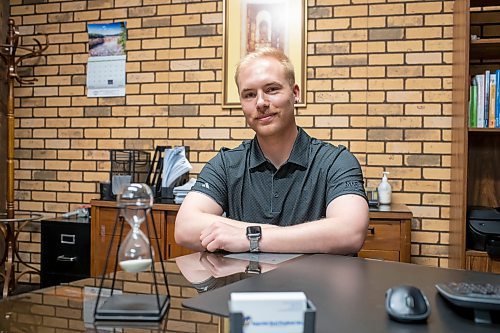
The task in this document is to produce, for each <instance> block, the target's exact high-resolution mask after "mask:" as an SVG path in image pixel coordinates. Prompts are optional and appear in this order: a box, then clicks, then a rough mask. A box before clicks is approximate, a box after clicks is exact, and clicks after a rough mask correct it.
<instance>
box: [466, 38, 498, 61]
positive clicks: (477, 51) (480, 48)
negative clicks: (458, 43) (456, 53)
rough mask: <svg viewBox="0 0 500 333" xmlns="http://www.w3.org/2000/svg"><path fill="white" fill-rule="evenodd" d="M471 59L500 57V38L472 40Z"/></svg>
mask: <svg viewBox="0 0 500 333" xmlns="http://www.w3.org/2000/svg"><path fill="white" fill-rule="evenodd" d="M470 58H471V60H483V59H500V38H484V39H478V40H471V42H470Z"/></svg>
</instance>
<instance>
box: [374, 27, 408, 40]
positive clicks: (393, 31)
mask: <svg viewBox="0 0 500 333" xmlns="http://www.w3.org/2000/svg"><path fill="white" fill-rule="evenodd" d="M403 38H404V30H403V29H399V28H390V29H389V28H388V29H370V30H369V32H368V39H369V40H398V39H403Z"/></svg>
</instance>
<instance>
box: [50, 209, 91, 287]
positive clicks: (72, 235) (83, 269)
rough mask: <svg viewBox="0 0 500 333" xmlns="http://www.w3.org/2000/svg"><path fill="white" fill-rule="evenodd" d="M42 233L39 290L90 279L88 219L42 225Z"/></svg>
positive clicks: (51, 221)
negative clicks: (42, 287) (40, 286)
mask: <svg viewBox="0 0 500 333" xmlns="http://www.w3.org/2000/svg"><path fill="white" fill-rule="evenodd" d="M83 221H86V222H83ZM41 230H42V232H41V278H40V279H41V284H42V286H48V285H54V284H59V283H61V282H67V281H72V280H76V279H80V278H83V277H87V276H89V275H90V223H89V222H88V220H87V219H71V220H67V219H55V220H47V221H42V224H41Z"/></svg>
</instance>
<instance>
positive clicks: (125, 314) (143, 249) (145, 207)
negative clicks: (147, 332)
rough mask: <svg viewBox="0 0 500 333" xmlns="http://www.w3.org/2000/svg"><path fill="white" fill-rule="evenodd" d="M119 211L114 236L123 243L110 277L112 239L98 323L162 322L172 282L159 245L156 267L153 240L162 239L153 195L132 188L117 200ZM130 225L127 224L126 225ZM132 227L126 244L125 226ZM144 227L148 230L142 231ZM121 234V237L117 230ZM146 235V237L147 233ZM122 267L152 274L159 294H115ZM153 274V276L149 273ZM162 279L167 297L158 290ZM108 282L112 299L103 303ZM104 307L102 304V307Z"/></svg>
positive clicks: (145, 188)
mask: <svg viewBox="0 0 500 333" xmlns="http://www.w3.org/2000/svg"><path fill="white" fill-rule="evenodd" d="M117 207H118V208H119V213H118V215H117V219H116V222H115V226H114V228H113V235H114V236H118V240H119V242H120V243H121V244H120V245H119V247H118V249H117V251H116V253H115V255H116V261H115V264H114V270H113V272H112V273H111V274H110V275H106V273H105V272H106V271H108V270H107V266H108V261H109V258H110V256H112V255H113V253H112V252H113V251H112V249H113V239H114V238H116V237H112V239H111V241H110V244H109V248H108V255H107V257H106V263H105V265H104V270H103V275H102V279H101V284H100V287H99V293H98V294H97V301H96V306H95V310H94V317H95V319H96V320H128V321H158V320H161V318H162V317H163V315H164V314H165V313H166V310H167V309H168V306H169V304H170V296H169V291H168V281H167V276H166V273H165V267H164V263H163V259H162V256H161V251H160V247H159V244H158V242H155V243H156V246H157V248H156V249H157V253H158V258H159V262H157V263H155V260H154V253H155V251H154V250H153V246H152V245H151V239H152V237H154V239H158V234H157V232H156V227H155V224H154V218H153V214H152V212H151V209H152V207H153V192H152V191H151V189H150V188H149V186H147V185H146V184H130V185H128V186H126V187H125V188H124V189H123V191H122V192H121V193H120V194H119V195H118V196H117ZM125 221H126V222H125ZM125 223H127V224H128V225H129V226H130V231H129V232H128V234H127V236H126V237H125V238H124V239H123V240H122V236H123V230H124V224H125ZM141 226H144V227H145V228H144V227H143V228H141ZM118 227H119V232H118V235H117V228H118ZM143 230H145V231H146V233H144V232H143ZM118 265H119V267H120V268H121V270H123V271H124V272H125V274H136V273H141V272H145V273H143V274H151V275H152V281H153V282H154V286H152V287H153V288H152V290H153V291H154V292H155V294H136V293H128V294H126V293H122V294H118V293H115V289H114V288H115V281H116V280H117V270H118ZM157 265H160V266H161V270H162V273H163V276H158V277H157V272H156V271H155V267H156V266H157ZM149 271H150V272H149ZM158 278H163V281H164V282H165V286H166V291H167V294H166V295H160V293H159V288H158V281H157V280H158ZM105 280H112V282H111V292H110V294H111V296H109V297H108V298H106V299H105V300H103V301H102V302H100V300H101V293H102V290H103V285H104V281H105ZM101 303H102V304H101Z"/></svg>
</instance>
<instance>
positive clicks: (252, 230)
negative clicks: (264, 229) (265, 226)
mask: <svg viewBox="0 0 500 333" xmlns="http://www.w3.org/2000/svg"><path fill="white" fill-rule="evenodd" d="M260 234H261V229H260V227H259V226H250V227H247V236H260Z"/></svg>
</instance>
